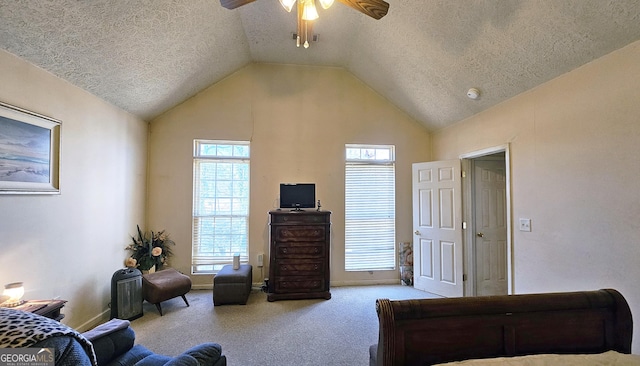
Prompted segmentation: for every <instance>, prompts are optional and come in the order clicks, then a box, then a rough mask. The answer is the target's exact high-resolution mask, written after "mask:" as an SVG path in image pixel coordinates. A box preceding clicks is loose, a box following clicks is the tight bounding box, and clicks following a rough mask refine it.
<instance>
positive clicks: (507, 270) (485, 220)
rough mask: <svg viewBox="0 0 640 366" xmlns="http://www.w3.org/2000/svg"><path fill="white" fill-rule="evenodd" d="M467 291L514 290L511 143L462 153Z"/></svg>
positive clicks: (469, 293)
mask: <svg viewBox="0 0 640 366" xmlns="http://www.w3.org/2000/svg"><path fill="white" fill-rule="evenodd" d="M460 158H461V163H462V164H461V166H462V170H463V172H464V174H465V176H466V178H467V179H463V189H462V204H463V222H464V226H465V227H466V230H464V237H463V239H464V243H465V244H464V248H465V254H464V262H465V275H466V281H465V291H464V292H465V295H466V296H490V295H505V294H511V293H513V291H512V289H513V281H512V260H511V258H512V256H511V240H510V238H511V219H510V218H511V201H510V179H509V176H510V174H509V149H508V145H505V146H498V147H495V148H490V149H484V150H481V151H476V152H472V153H468V154H465V155H463V156H461V157H460Z"/></svg>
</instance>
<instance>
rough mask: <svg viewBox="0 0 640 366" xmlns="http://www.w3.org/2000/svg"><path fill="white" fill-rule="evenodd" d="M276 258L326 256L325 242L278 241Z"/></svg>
mask: <svg viewBox="0 0 640 366" xmlns="http://www.w3.org/2000/svg"><path fill="white" fill-rule="evenodd" d="M275 248H276V252H275V255H276V259H286V258H324V257H325V246H324V243H314V242H310V243H306V242H297V243H286V244H283V243H276V245H275Z"/></svg>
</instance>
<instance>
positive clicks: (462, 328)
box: [370, 289, 633, 366]
mask: <svg viewBox="0 0 640 366" xmlns="http://www.w3.org/2000/svg"><path fill="white" fill-rule="evenodd" d="M376 311H377V312H378V320H379V325H380V327H379V335H378V336H379V337H378V344H377V345H374V346H372V347H371V350H370V356H371V364H372V365H381V366H391V365H432V364H437V363H443V362H451V361H461V360H466V359H473V358H491V357H508V356H521V355H530V354H542V353H556V354H571V353H601V352H605V351H609V350H614V351H618V352H620V353H627V354H628V353H631V338H632V333H633V321H632V318H631V310H630V309H629V305H628V304H627V301H626V300H625V299H624V297H623V296H622V294H620V293H619V292H618V291H616V290H611V289H605V290H597V291H582V292H558V293H546V294H528V295H507V296H487V297H463V298H443V299H419V300H395V301H391V300H388V299H378V300H377V301H376Z"/></svg>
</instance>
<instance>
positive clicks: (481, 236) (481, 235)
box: [476, 233, 484, 238]
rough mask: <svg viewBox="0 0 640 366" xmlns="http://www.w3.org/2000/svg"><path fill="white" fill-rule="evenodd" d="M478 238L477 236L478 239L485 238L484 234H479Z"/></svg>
mask: <svg viewBox="0 0 640 366" xmlns="http://www.w3.org/2000/svg"><path fill="white" fill-rule="evenodd" d="M476 236H477V237H478V238H484V233H477V234H476Z"/></svg>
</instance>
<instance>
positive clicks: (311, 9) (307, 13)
mask: <svg viewBox="0 0 640 366" xmlns="http://www.w3.org/2000/svg"><path fill="white" fill-rule="evenodd" d="M300 1H304V8H303V9H304V10H303V11H302V20H316V19H318V18H319V16H318V11H317V10H316V4H315V1H314V0H300Z"/></svg>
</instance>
